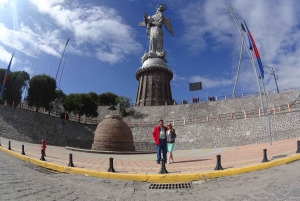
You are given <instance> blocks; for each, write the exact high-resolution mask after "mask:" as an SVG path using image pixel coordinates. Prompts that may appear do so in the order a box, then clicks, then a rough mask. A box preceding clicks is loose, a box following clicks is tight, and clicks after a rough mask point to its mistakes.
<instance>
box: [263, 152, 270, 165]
mask: <svg viewBox="0 0 300 201" xmlns="http://www.w3.org/2000/svg"><path fill="white" fill-rule="evenodd" d="M268 161H269V160H268V158H267V149H264V158H263V160H262V163H265V162H268Z"/></svg>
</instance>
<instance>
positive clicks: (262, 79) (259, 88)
mask: <svg viewBox="0 0 300 201" xmlns="http://www.w3.org/2000/svg"><path fill="white" fill-rule="evenodd" d="M225 9H226V10H227V12H229V13H230V15H231V17H232V18H233V20H234V22H235V24H236V26H237V28H238V30H239V32H240V34H241V36H242V38H243V42H244V45H246V42H245V41H246V39H245V33H244V34H243V33H242V31H241V29H240V27H239V26H238V24H237V22H236V19H235V17H234V15H233V11H232V10H233V8H232V7H230V6H228V5H227V6H226V7H225ZM246 50H247V53H248V55H249V57H250V60H251V64H252V67H253V70H254V72H255V76H256V80H257V85H258V90H259V96H260V102H261V106H262V113H263V114H264V104H263V100H262V96H261V85H260V82H259V79H258V76H257V75H258V74H257V71H256V65H255V63H254V60H253V56H252V54H251V52H250V50H249V49H248V48H247V47H246ZM261 83H262V85H263V90H264V96H265V99H266V107H267V108H266V109H267V111H266V112H267V118H268V127H269V128H268V130H269V135H270V144H271V146H272V134H271V120H270V116H269V112H268V100H267V95H266V89H265V85H264V78H263V76H261Z"/></svg>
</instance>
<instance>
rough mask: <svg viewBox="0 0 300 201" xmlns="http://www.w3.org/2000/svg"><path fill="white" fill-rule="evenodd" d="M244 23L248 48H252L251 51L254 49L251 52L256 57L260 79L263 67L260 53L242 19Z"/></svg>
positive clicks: (262, 75)
mask: <svg viewBox="0 0 300 201" xmlns="http://www.w3.org/2000/svg"><path fill="white" fill-rule="evenodd" d="M244 24H245V26H246V30H245V31H246V33H247V38H248V46H249V49H250V50H252V51H254V53H253V54H254V58H255V59H256V61H257V64H258V67H259V71H260V77H261V78H262V79H264V68H263V65H262V62H261V59H260V55H259V52H258V49H257V47H256V45H255V42H254V39H253V36H252V34H251V32H250V30H249V29H248V27H247V24H246V22H245V21H244Z"/></svg>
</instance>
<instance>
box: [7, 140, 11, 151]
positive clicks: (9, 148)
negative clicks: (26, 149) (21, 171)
mask: <svg viewBox="0 0 300 201" xmlns="http://www.w3.org/2000/svg"><path fill="white" fill-rule="evenodd" d="M8 150H11V147H10V141H8Z"/></svg>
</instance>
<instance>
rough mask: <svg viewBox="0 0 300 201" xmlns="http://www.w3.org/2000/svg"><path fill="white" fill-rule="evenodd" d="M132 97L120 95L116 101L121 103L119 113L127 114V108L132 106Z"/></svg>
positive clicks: (123, 115)
mask: <svg viewBox="0 0 300 201" xmlns="http://www.w3.org/2000/svg"><path fill="white" fill-rule="evenodd" d="M130 101H131V98H128V97H125V96H118V97H117V99H116V102H117V103H118V104H119V114H120V115H121V116H122V117H125V116H126V115H127V112H126V108H128V107H130Z"/></svg>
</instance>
